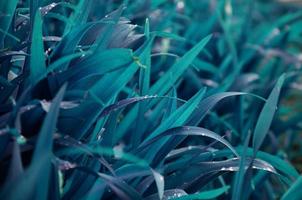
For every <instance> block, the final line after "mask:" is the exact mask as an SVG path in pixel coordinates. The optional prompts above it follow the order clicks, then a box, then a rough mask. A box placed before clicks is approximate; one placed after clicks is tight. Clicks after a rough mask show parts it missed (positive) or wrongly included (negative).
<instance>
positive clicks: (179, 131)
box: [136, 126, 239, 157]
mask: <svg viewBox="0 0 302 200" xmlns="http://www.w3.org/2000/svg"><path fill="white" fill-rule="evenodd" d="M190 135H191V136H193V135H195V136H203V137H209V138H212V139H214V140H216V141H219V142H220V143H222V144H224V145H225V146H226V147H228V148H229V149H230V150H231V151H232V152H233V153H234V154H235V155H236V156H237V157H238V156H239V155H238V153H237V152H236V150H235V149H234V148H233V146H232V145H231V144H230V143H229V142H228V141H226V140H225V139H223V138H222V137H221V136H220V135H218V134H216V133H214V132H212V131H210V130H207V129H204V128H199V127H193V126H182V127H176V128H171V129H168V130H166V131H164V132H163V133H161V134H159V135H157V136H155V137H153V138H152V139H149V140H148V141H145V142H144V143H143V144H141V145H140V146H139V147H138V149H137V150H136V151H137V152H140V151H142V150H143V149H145V148H147V147H148V146H150V145H151V144H153V143H155V142H157V141H158V140H160V139H162V138H163V137H167V136H190Z"/></svg>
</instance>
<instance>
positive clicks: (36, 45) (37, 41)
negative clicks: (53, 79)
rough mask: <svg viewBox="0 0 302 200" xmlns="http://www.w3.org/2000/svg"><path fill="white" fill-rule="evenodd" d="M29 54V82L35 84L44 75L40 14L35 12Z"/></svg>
mask: <svg viewBox="0 0 302 200" xmlns="http://www.w3.org/2000/svg"><path fill="white" fill-rule="evenodd" d="M30 52H31V55H30V82H31V84H35V83H37V82H38V81H39V79H40V78H44V77H43V76H44V75H45V73H46V65H45V56H44V45H43V34H42V18H41V13H40V12H36V15H35V20H34V26H33V33H32V42H31V48H30Z"/></svg>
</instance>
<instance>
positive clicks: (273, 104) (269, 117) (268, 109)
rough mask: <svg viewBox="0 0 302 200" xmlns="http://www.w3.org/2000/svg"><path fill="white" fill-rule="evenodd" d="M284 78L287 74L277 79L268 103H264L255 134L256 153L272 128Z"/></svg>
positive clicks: (254, 145)
mask: <svg viewBox="0 0 302 200" xmlns="http://www.w3.org/2000/svg"><path fill="white" fill-rule="evenodd" d="M284 79H285V74H283V75H282V76H280V78H279V79H278V81H277V84H276V85H275V87H274V88H273V90H272V92H271V93H270V95H269V97H268V99H267V101H266V103H265V104H264V106H263V108H262V110H261V113H260V115H259V118H258V121H257V124H256V127H255V131H254V135H253V148H254V151H255V152H254V154H256V153H257V151H258V150H259V148H260V147H261V145H262V143H263V141H264V139H265V136H266V134H267V132H268V130H269V128H270V125H271V123H272V121H273V117H274V114H275V111H276V108H277V103H278V99H279V95H280V91H281V87H282V85H283V82H284Z"/></svg>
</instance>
